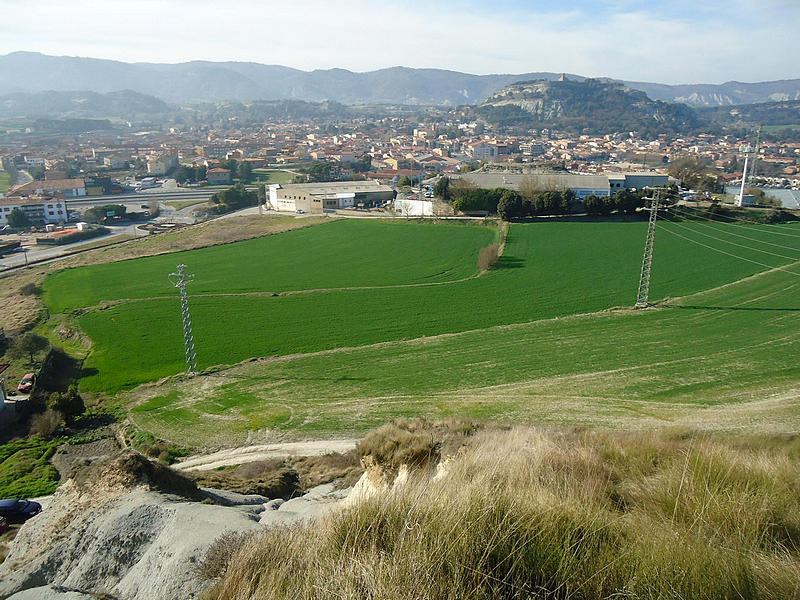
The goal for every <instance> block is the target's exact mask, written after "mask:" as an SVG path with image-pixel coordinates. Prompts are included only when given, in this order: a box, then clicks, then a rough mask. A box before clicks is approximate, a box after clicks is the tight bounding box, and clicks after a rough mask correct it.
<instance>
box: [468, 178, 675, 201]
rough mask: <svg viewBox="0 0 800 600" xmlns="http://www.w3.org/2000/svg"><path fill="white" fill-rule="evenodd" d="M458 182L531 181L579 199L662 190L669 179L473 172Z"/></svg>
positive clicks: (513, 184)
mask: <svg viewBox="0 0 800 600" xmlns="http://www.w3.org/2000/svg"><path fill="white" fill-rule="evenodd" d="M453 177H454V178H455V179H459V178H460V179H464V180H466V181H469V182H471V183H473V184H474V185H476V186H478V187H480V188H486V189H493V188H508V189H510V190H516V191H519V190H520V186H521V185H524V184H523V182H524V181H530V182H531V185H533V186H534V187H535V188H536V189H540V190H564V189H570V190H572V191H573V192H574V193H575V195H576V196H577V197H578V199H579V200H583V199H584V198H585V197H586V196H589V195H591V194H594V195H595V196H609V195H613V194H615V193H616V192H617V191H619V190H623V189H626V190H631V189H636V190H640V189H643V188H646V187H659V186H664V185H667V184H668V183H669V179H670V178H669V176H668V175H662V174H660V173H609V174H608V175H576V174H573V173H503V172H502V171H501V172H489V173H482V172H474V173H465V174H464V175H455V176H453Z"/></svg>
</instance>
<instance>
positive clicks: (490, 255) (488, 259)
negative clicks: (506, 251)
mask: <svg viewBox="0 0 800 600" xmlns="http://www.w3.org/2000/svg"><path fill="white" fill-rule="evenodd" d="M499 258H500V244H491V245H489V246H485V247H484V248H481V251H480V252H479V253H478V270H479V271H488V270H489V269H491V268H492V267H493V266H494V265H495V263H496V262H497V259H499Z"/></svg>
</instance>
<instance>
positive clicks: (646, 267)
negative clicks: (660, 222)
mask: <svg viewBox="0 0 800 600" xmlns="http://www.w3.org/2000/svg"><path fill="white" fill-rule="evenodd" d="M660 194H661V192H660V190H656V193H655V194H654V195H653V201H652V203H651V204H650V208H649V209H648V208H645V210H649V211H650V221H649V223H648V225H647V240H646V241H645V243H644V256H643V257H642V273H641V275H640V276H639V295H638V296H637V297H636V304H634V305H633V308H647V306H648V302H647V301H648V298H649V297H650V272H651V271H652V269H653V244H654V243H655V241H656V218H657V217H658V200H659V197H660Z"/></svg>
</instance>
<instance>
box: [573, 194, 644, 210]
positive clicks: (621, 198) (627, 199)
mask: <svg viewBox="0 0 800 600" xmlns="http://www.w3.org/2000/svg"><path fill="white" fill-rule="evenodd" d="M647 195H648V194H647V192H645V191H644V190H642V191H639V192H632V191H630V190H619V191H617V193H616V194H614V195H613V196H595V195H594V194H590V195H589V196H586V197H585V198H584V199H583V208H584V210H585V211H586V214H588V215H591V216H605V215H610V214H611V213H613V212H618V213H620V214H626V215H632V214H634V213H635V212H636V210H637V209H639V208H641V207H643V206H644V198H645V196H647Z"/></svg>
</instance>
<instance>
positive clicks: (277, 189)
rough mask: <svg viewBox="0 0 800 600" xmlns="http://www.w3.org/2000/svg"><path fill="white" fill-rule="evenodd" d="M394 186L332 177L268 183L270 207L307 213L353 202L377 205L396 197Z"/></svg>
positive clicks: (339, 206) (320, 211)
mask: <svg viewBox="0 0 800 600" xmlns="http://www.w3.org/2000/svg"><path fill="white" fill-rule="evenodd" d="M394 195H395V193H394V190H393V189H392V188H390V187H389V186H388V185H384V184H382V183H380V182H378V181H332V182H329V183H289V184H273V185H270V186H269V197H268V202H269V205H270V208H272V209H273V210H279V211H288V212H296V211H298V210H302V211H303V212H308V213H323V212H333V211H336V210H338V209H340V208H348V207H351V206H359V205H363V206H374V205H376V204H383V203H385V202H388V201H390V200H392V199H394Z"/></svg>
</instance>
